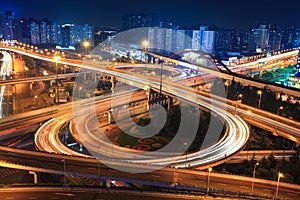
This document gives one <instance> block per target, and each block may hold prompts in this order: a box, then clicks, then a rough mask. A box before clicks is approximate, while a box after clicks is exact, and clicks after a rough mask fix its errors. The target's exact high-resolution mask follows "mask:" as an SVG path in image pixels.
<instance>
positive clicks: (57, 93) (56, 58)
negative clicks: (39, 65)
mask: <svg viewBox="0 0 300 200" xmlns="http://www.w3.org/2000/svg"><path fill="white" fill-rule="evenodd" d="M53 59H54V60H55V68H56V97H57V104H59V92H58V68H57V62H58V61H60V60H61V57H60V56H54V57H53Z"/></svg>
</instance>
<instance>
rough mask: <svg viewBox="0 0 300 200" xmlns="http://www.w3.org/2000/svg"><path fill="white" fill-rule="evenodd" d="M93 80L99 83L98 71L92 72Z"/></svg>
mask: <svg viewBox="0 0 300 200" xmlns="http://www.w3.org/2000/svg"><path fill="white" fill-rule="evenodd" d="M92 77H93V81H94V82H95V83H97V77H98V76H97V73H92Z"/></svg>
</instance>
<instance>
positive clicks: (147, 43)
mask: <svg viewBox="0 0 300 200" xmlns="http://www.w3.org/2000/svg"><path fill="white" fill-rule="evenodd" d="M142 45H143V47H144V56H145V65H146V64H147V60H146V52H147V51H148V47H149V41H148V40H144V41H143V43H142Z"/></svg>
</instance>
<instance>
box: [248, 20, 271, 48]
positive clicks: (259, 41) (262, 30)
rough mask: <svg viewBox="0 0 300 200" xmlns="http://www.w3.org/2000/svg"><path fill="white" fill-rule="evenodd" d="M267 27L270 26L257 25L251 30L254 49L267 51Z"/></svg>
mask: <svg viewBox="0 0 300 200" xmlns="http://www.w3.org/2000/svg"><path fill="white" fill-rule="evenodd" d="M269 26H270V25H268V24H259V25H258V26H257V27H255V28H254V29H252V34H253V36H254V40H255V44H256V49H261V50H264V49H267V47H268V44H269Z"/></svg>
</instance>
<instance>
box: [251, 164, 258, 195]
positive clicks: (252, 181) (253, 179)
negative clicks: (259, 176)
mask: <svg viewBox="0 0 300 200" xmlns="http://www.w3.org/2000/svg"><path fill="white" fill-rule="evenodd" d="M258 165H259V162H257V163H255V165H254V169H253V180H252V187H251V192H252V193H253V189H254V178H255V170H256V167H257V166H258Z"/></svg>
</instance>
